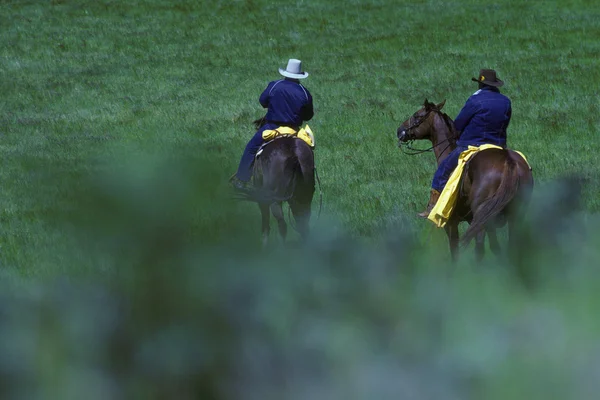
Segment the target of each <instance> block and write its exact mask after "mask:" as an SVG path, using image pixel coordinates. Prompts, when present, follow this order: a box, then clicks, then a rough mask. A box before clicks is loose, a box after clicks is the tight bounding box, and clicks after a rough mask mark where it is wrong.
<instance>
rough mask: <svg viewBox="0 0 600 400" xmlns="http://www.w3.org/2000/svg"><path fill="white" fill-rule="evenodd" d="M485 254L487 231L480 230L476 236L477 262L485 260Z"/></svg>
mask: <svg viewBox="0 0 600 400" xmlns="http://www.w3.org/2000/svg"><path fill="white" fill-rule="evenodd" d="M484 255H485V231H481V232H479V233H478V234H477V235H476V236H475V259H476V260H477V262H478V263H479V262H482V261H483V256H484Z"/></svg>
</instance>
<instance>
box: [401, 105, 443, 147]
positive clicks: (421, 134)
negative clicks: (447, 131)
mask: <svg viewBox="0 0 600 400" xmlns="http://www.w3.org/2000/svg"><path fill="white" fill-rule="evenodd" d="M444 104H446V100H444V101H442V102H441V103H440V104H435V103H430V102H429V101H427V99H425V102H424V103H423V107H421V108H420V109H419V110H418V111H417V112H415V113H414V114H413V115H411V116H410V118H408V119H407V120H406V121H404V122H403V123H402V124H401V125H400V127H399V128H398V130H397V132H396V135H397V136H398V144H402V143H406V142H408V141H410V140H421V139H431V130H432V129H431V128H432V127H433V116H434V114H435V112H440V111H441V110H442V108H443V107H444ZM432 111H433V112H432Z"/></svg>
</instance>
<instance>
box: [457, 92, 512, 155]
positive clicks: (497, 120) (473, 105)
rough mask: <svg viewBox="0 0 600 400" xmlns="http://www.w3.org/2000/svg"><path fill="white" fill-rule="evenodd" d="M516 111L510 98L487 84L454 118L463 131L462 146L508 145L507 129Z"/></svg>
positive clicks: (460, 142)
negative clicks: (512, 107)
mask: <svg viewBox="0 0 600 400" xmlns="http://www.w3.org/2000/svg"><path fill="white" fill-rule="evenodd" d="M511 114H512V109H511V104H510V99H509V98H508V97H506V96H505V95H503V94H502V93H500V91H499V90H498V89H497V88H495V87H491V86H484V87H483V88H482V89H480V90H478V91H476V92H475V93H473V95H472V96H471V97H469V98H468V100H467V102H466V103H465V105H464V107H463V109H462V110H461V111H460V113H459V114H458V116H457V117H456V119H455V120H454V127H455V128H456V130H457V131H459V132H462V133H461V134H460V137H459V139H458V142H457V144H458V145H459V146H469V145H471V146H480V145H482V144H495V145H497V146H502V147H506V128H507V127H508V124H509V122H510V117H511Z"/></svg>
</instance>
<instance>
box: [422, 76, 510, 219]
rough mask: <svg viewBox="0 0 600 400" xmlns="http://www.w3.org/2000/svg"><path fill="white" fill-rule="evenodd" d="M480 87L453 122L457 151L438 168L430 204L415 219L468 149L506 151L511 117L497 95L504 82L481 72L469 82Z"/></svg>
mask: <svg viewBox="0 0 600 400" xmlns="http://www.w3.org/2000/svg"><path fill="white" fill-rule="evenodd" d="M471 80H472V81H474V82H478V83H479V90H477V91H476V92H475V93H473V94H472V95H471V97H469V98H468V99H467V101H466V103H465V105H464V107H463V108H462V110H461V111H460V113H459V114H458V116H457V117H456V120H455V121H454V128H455V129H456V132H457V133H458V135H459V136H458V140H457V142H456V148H455V149H454V150H453V151H452V152H451V153H450V154H449V155H448V157H446V159H444V160H443V161H442V162H441V163H440V165H439V166H438V169H437V171H435V174H434V176H433V182H432V184H431V194H430V197H429V203H428V204H427V208H426V209H425V211H423V212H421V213H419V214H418V215H419V216H420V217H423V218H427V217H428V216H429V213H430V212H431V210H432V209H433V207H434V206H435V203H436V202H437V201H438V199H439V197H440V193H441V191H442V189H444V186H445V185H446V182H448V179H449V178H450V175H451V174H452V171H454V169H455V168H456V166H457V165H458V158H459V155H460V153H462V152H463V151H464V150H467V148H468V147H469V146H477V147H479V146H481V145H483V144H493V145H496V146H500V147H502V148H506V128H507V127H508V124H509V122H510V117H511V113H512V109H511V102H510V99H509V98H508V97H506V96H505V95H503V94H502V93H500V89H498V88H499V87H500V86H502V85H504V82H503V81H501V80H500V79H498V77H497V76H496V71H494V70H493V69H482V70H480V71H479V77H478V78H471Z"/></svg>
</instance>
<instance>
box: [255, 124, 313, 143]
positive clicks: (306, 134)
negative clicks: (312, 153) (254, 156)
mask: <svg viewBox="0 0 600 400" xmlns="http://www.w3.org/2000/svg"><path fill="white" fill-rule="evenodd" d="M283 135H290V136H298V138H300V139H302V140H304V141H305V142H306V143H307V144H308V145H309V146H310V147H311V148H313V149H314V148H315V136H314V134H313V132H312V130H311V129H310V126H308V124H307V125H306V126H305V127H303V128H300V130H299V131H295V130H294V129H292V128H290V127H287V126H280V127H279V128H277V129H267V130H265V131H263V133H262V137H263V139H264V140H273V139H275V138H276V137H278V136H283Z"/></svg>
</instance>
